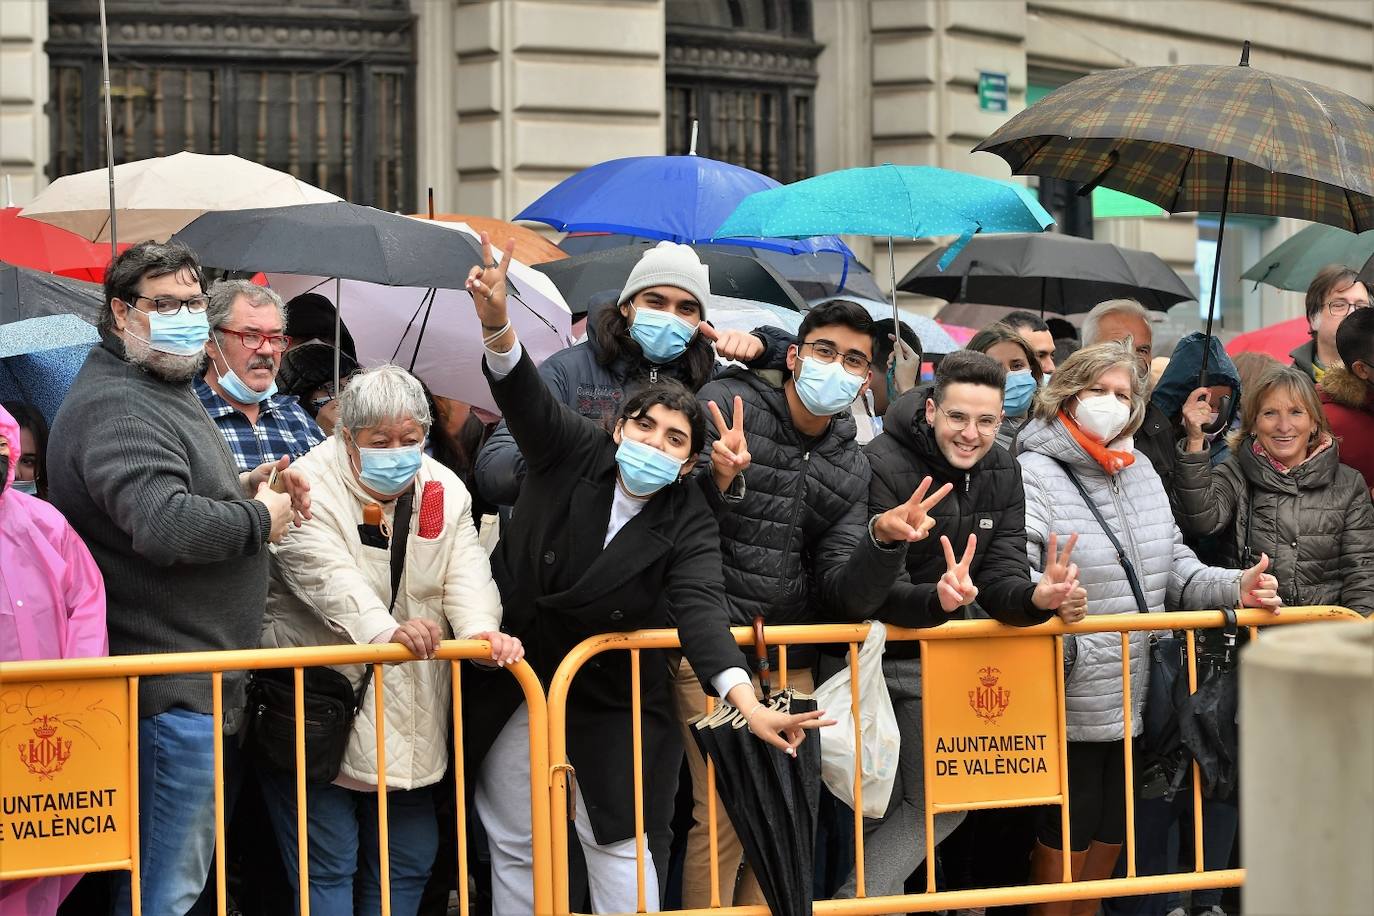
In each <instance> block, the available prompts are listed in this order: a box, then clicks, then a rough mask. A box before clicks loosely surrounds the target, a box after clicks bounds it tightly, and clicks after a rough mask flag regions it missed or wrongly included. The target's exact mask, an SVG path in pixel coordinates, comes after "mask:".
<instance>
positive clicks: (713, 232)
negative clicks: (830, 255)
mask: <svg viewBox="0 0 1374 916" xmlns="http://www.w3.org/2000/svg"><path fill="white" fill-rule="evenodd" d="M779 187H781V185H779V184H778V183H777V182H776V181H774V180H773V179H771V178H769V177H768V176H767V175H760V174H759V173H758V172H755V171H751V170H750V169H746V168H741V167H740V166H737V165H731V164H730V163H728V162H720V161H718V160H715V159H708V158H706V157H705V156H696V155H687V156H631V157H629V158H626V159H612V160H610V161H608V162H601V163H597V164H596V165H594V166H591V167H590V168H585V169H583V170H582V171H580V172H578V173H577V174H576V175H572V176H570V177H568V178H565V179H564V180H563V181H561V182H559V183H558V184H557V185H555V186H554V187H553V188H552V189H550V190H549V191H547V192H546V193H545V194H544V195H543V196H542V197H540V198H539V199H538V200H536V201H535V202H534V203H532V204H530V205H529V206H528V207H526V208H525V209H523V210H521V211H520V212H519V213H518V214H517V215H516V217H515V218H516V219H517V220H522V219H523V220H533V221H534V222H539V223H548V224H549V225H550V226H553V227H554V228H555V229H558V230H561V231H563V232H622V233H625V234H627V235H638V236H643V237H645V238H651V239H667V240H668V241H672V242H681V243H684V244H691V243H693V242H705V241H709V240H710V239H712V238H715V237H716V236H717V235H719V234H720V233H719V232H718V230H719V229H720V224H721V223H722V222H724V221H725V217H727V216H728V215H730V212H731V211H732V210H734V209H735V206H736V205H737V204H739V202H740V201H742V200H744V199H745V198H746V197H748V196H749V195H751V194H754V193H755V192H757V191H764V190H767V189H769V188H779ZM737 234H738V233H737ZM759 234H760V233H754V235H759ZM815 235H818V233H814V232H806V233H801V234H800V235H799V236H797V237H793V238H787V239H780V238H741V239H731V240H729V242H730V243H733V244H739V245H752V246H754V247H757V248H771V249H773V250H775V251H786V252H788V253H790V254H799V253H807V254H810V253H813V252H817V251H835V252H839V253H840V254H843V255H846V256H848V257H853V254H854V253H853V252H852V251H850V250H849V248H848V246H846V245H845V244H844V242H842V241H840V240H839V239H837V238H835V237H834V236H833V235H824V234H819V235H821V236H822V237H820V238H810V237H809V236H815ZM721 241H725V240H721Z"/></svg>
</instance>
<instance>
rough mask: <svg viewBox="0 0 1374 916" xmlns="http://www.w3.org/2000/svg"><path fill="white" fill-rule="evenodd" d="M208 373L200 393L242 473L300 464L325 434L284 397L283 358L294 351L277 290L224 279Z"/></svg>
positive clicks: (208, 345) (217, 288)
mask: <svg viewBox="0 0 1374 916" xmlns="http://www.w3.org/2000/svg"><path fill="white" fill-rule="evenodd" d="M206 320H207V322H208V323H209V325H210V339H209V340H207V341H206V342H205V355H206V357H208V358H207V360H206V364H205V374H204V375H203V376H202V377H200V378H198V379H196V381H195V391H196V396H197V397H199V398H200V402H201V404H203V405H204V406H205V412H206V413H207V414H209V415H210V419H212V420H214V421H215V426H217V427H219V431H220V434H221V435H223V436H224V440H225V442H227V443H228V445H229V451H230V452H231V453H232V454H233V456H234V463H235V464H236V465H238V469H239V470H240V471H251V470H252V469H253V468H255V467H257V466H258V465H260V464H262V463H263V462H266V461H276V460H278V459H280V458H281V456H282V455H289V456H290V457H291V459H292V460H293V461H294V460H295V459H297V458H299V457H301V456H302V455H304V454H305V453H306V452H308V451H310V450H311V449H312V448H314V447H315V446H316V445H317V444H319V443H321V442H323V441H324V439H325V437H324V435H323V434H322V433H321V431H320V427H319V426H317V425H316V424H315V421H314V420H312V419H311V418H310V414H308V413H306V411H305V408H303V407H302V406H301V404H300V402H299V401H298V400H297V399H296V398H295V397H294V396H292V395H288V394H278V393H277V373H278V371H279V370H280V369H281V360H282V353H284V352H285V351H286V350H287V349H288V348H289V347H290V346H291V338H289V337H287V336H286V335H285V334H284V333H283V330H284V328H285V327H286V306H285V305H284V304H283V303H282V301H281V297H280V296H278V295H277V294H276V293H274V292H273V291H272V290H270V289H267V288H265V287H262V286H258V285H257V284H256V283H250V282H249V281H247V280H222V281H220V282H219V283H216V284H215V285H214V287H213V288H211V290H210V297H209V307H208V308H207V309H206Z"/></svg>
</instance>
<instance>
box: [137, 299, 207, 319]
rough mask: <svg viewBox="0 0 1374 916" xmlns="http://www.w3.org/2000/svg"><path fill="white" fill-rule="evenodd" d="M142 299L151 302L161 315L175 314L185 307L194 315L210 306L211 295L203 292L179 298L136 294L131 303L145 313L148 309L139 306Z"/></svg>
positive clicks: (154, 309)
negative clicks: (187, 297) (186, 297)
mask: <svg viewBox="0 0 1374 916" xmlns="http://www.w3.org/2000/svg"><path fill="white" fill-rule="evenodd" d="M140 301H142V302H151V303H152V304H153V311H155V312H157V313H158V314H159V315H175V314H176V313H177V312H179V311H181V310H182V309H183V308H185V309H186V310H187V311H188V312H190V313H191V314H192V315H199V314H200V313H201V312H203V311H205V310H206V309H207V308H209V306H210V297H209V296H206V295H203V294H202V295H199V296H192V297H191V298H189V299H178V298H176V297H175V296H156V297H154V296H134V301H133V302H131V303H129V304H130V305H132V306H133V307H134V308H135V309H138V311H140V312H144V313H147V311H148V309H145V308H139V305H138V303H139V302H140Z"/></svg>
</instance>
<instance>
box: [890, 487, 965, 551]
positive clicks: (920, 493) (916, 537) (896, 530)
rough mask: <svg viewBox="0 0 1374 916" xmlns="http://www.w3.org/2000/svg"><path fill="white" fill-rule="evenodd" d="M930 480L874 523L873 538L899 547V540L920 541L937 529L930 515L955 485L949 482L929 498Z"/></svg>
mask: <svg viewBox="0 0 1374 916" xmlns="http://www.w3.org/2000/svg"><path fill="white" fill-rule="evenodd" d="M930 484H931V479H930V478H929V477H927V478H926V479H924V480H922V481H921V485H920V486H919V487H917V488H916V492H915V493H912V494H911V498H910V499H908V500H907V501H906V502H904V503H902V504H901V505H900V506H893V507H892V508H891V509H888V510H887V511H886V512H884V513H883V514H882V515H879V516H878V517H877V518H875V519H874V520H873V536H874V537H875V538H877V540H878V542H879V543H882V544H896V543H897V542H899V541H921V540H924V539H925V537H926V535H928V534H930V529H932V528H934V527H935V519H933V518H931V517H930V515H929V514H928V513H929V511H930V510H931V509H932V508H934V507H935V505H936V503H938V502H939V501H940V500H942V499H944V498H945V497H946V496H947V495H949V491H950V490H953V489H954V484H950V483H947V484H945V485H944V486H942V487H941V488H940V489H938V490H936V491H935V492H934V493H932V494H931V495H930V496H926V491H927V490H929V489H930Z"/></svg>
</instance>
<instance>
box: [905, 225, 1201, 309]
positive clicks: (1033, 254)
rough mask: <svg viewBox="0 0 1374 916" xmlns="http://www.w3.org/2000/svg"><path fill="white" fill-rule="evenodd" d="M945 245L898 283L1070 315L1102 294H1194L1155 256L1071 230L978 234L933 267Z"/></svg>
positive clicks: (1159, 297) (1157, 298)
mask: <svg viewBox="0 0 1374 916" xmlns="http://www.w3.org/2000/svg"><path fill="white" fill-rule="evenodd" d="M945 250H946V249H944V248H937V249H936V250H935V251H932V252H931V253H930V254H928V255H927V256H926V257H925V258H924V259H922V260H921V262H920V263H918V264H917V265H916V266H915V267H913V268H912V269H911V270H910V271H908V272H907V275H906V276H905V277H903V278H902V282H900V283H898V284H897V288H898V289H902V290H906V291H907V292H909V293H920V294H921V295H923V296H934V297H936V298H938V299H945V300H948V301H950V302H980V303H985V304H987V305H1008V306H1013V307H1015V308H1019V309H1031V310H1033V311H1038V312H1057V313H1059V314H1061V315H1072V314H1074V313H1076V312H1087V311H1090V310H1091V309H1092V307H1093V306H1095V305H1097V304H1098V303H1099V302H1104V301H1106V300H1108V299H1136V300H1138V301H1139V302H1140V303H1141V304H1142V305H1144V306H1145V307H1146V308H1147V309H1157V310H1159V311H1165V310H1167V309H1168V308H1169V306H1171V305H1175V304H1177V303H1179V302H1184V301H1186V300H1188V299H1193V298H1196V297H1195V296H1194V294H1193V291H1192V290H1190V289H1189V288H1188V286H1187V284H1186V283H1184V282H1183V280H1182V279H1181V278H1180V277H1179V275H1178V274H1177V273H1175V272H1174V270H1173V268H1171V267H1170V266H1169V265H1168V264H1166V263H1164V261H1163V260H1161V259H1160V258H1159V256H1157V255H1154V254H1151V253H1150V252H1148V251H1137V250H1135V249H1133V248H1119V247H1117V246H1116V245H1112V244H1110V243H1108V242H1095V241H1093V240H1091V239H1081V238H1077V237H1075V236H1071V235H1058V234H1054V233H1043V232H1036V233H1025V234H1016V235H976V236H974V237H973V240H972V241H970V242H969V243H968V245H966V246H964V249H963V251H961V252H959V254H958V256H956V257H955V259H954V260H953V262H951V263H950V265H949V266H948V267H947V268H945V269H944V270H940V269H939V266H938V265H939V262H940V258H941V257H943V255H944V253H945Z"/></svg>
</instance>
